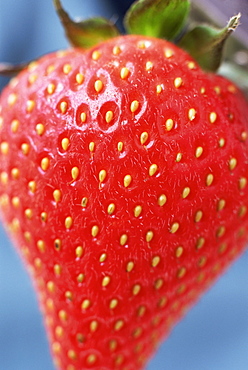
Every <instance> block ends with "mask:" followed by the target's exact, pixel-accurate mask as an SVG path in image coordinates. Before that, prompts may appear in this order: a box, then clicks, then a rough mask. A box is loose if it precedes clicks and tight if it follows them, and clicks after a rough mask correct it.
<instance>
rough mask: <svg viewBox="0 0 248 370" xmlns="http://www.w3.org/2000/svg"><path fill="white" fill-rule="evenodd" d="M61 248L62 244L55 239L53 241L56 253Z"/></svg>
mask: <svg viewBox="0 0 248 370" xmlns="http://www.w3.org/2000/svg"><path fill="white" fill-rule="evenodd" d="M61 246H62V242H61V240H60V239H58V238H57V239H55V240H54V248H55V249H56V250H57V251H60V249H61Z"/></svg>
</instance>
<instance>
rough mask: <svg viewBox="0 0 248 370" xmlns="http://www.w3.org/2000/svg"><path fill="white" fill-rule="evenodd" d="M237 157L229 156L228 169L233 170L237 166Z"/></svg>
mask: <svg viewBox="0 0 248 370" xmlns="http://www.w3.org/2000/svg"><path fill="white" fill-rule="evenodd" d="M237 163H238V161H237V159H236V158H231V159H230V161H229V169H230V171H232V170H234V168H235V167H236V166H237Z"/></svg>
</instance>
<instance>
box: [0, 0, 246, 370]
mask: <svg viewBox="0 0 248 370" xmlns="http://www.w3.org/2000/svg"><path fill="white" fill-rule="evenodd" d="M219 1H221V2H222V0H219ZM224 3H225V1H224V0H223V5H224ZM63 4H64V5H65V7H66V9H68V10H70V14H71V15H72V16H74V17H75V16H77V15H82V16H83V17H87V16H93V15H99V14H101V15H105V16H107V17H112V16H113V14H114V11H113V8H111V5H110V0H109V1H104V0H101V1H100V0H99V1H97V0H88V1H86V0H84V1H83V0H73V1H71V2H70V1H69V0H67V1H66V0H64V1H63ZM113 19H117V18H116V16H114V18H113ZM63 35H64V34H63V30H62V28H61V26H60V24H59V22H58V19H57V16H56V15H55V12H54V10H53V6H52V1H51V0H45V1H44V0H43V1H33V0H20V1H17V0H8V1H6V0H0V61H8V62H14V63H17V62H22V61H27V60H32V59H34V58H36V57H37V56H40V55H42V54H44V53H46V52H48V51H53V50H57V49H59V48H65V47H66V46H67V42H66V41H65V39H64V37H63ZM6 81H7V80H6V79H5V78H3V77H1V78H0V84H1V86H3V84H4V83H6ZM0 369H1V370H2V369H3V370H31V369H32V370H54V368H53V364H52V360H51V357H50V354H49V349H48V344H47V341H46V337H45V333H44V329H43V325H42V319H41V315H40V313H39V310H38V307H37V302H36V298H35V295H34V292H33V288H32V284H31V282H30V281H29V277H28V275H27V273H26V272H25V271H24V268H23V266H22V263H21V261H20V259H19V257H18V255H17V254H16V252H15V251H14V248H13V247H12V245H11V243H10V242H9V241H8V239H7V237H6V234H5V233H4V230H3V228H1V226H0ZM147 369H148V370H199V369H201V370H247V369H248V253H246V254H244V255H243V256H242V258H241V259H239V260H238V261H237V262H236V263H235V264H234V265H233V266H232V267H231V268H230V269H229V271H228V272H227V273H226V274H225V275H224V276H223V277H222V278H221V279H220V280H219V281H218V283H217V284H216V285H215V286H214V287H213V288H212V289H211V290H210V291H209V292H208V293H207V294H206V295H205V296H204V297H203V298H202V299H201V300H200V302H199V303H198V304H197V305H196V306H195V307H194V308H193V309H192V310H191V311H190V313H189V314H188V315H187V316H186V318H185V319H184V320H183V321H182V322H181V323H180V324H178V325H177V326H176V328H175V329H174V330H173V332H172V334H171V336H170V337H169V339H168V340H167V341H166V342H165V343H164V344H163V345H162V346H161V348H160V350H159V351H158V353H157V355H156V356H155V357H154V359H153V360H152V361H151V362H150V364H149V366H148V368H147Z"/></svg>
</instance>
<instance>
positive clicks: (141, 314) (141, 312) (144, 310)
mask: <svg viewBox="0 0 248 370" xmlns="http://www.w3.org/2000/svg"><path fill="white" fill-rule="evenodd" d="M145 312H146V307H145V306H139V308H138V312H137V315H138V316H139V317H142V316H144V314H145Z"/></svg>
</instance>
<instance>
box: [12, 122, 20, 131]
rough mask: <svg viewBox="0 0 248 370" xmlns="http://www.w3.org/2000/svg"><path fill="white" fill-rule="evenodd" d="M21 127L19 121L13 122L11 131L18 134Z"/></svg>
mask: <svg viewBox="0 0 248 370" xmlns="http://www.w3.org/2000/svg"><path fill="white" fill-rule="evenodd" d="M19 126H20V122H19V121H18V119H14V120H13V121H12V122H11V131H12V132H13V133H16V132H17V131H18V129H19Z"/></svg>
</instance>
